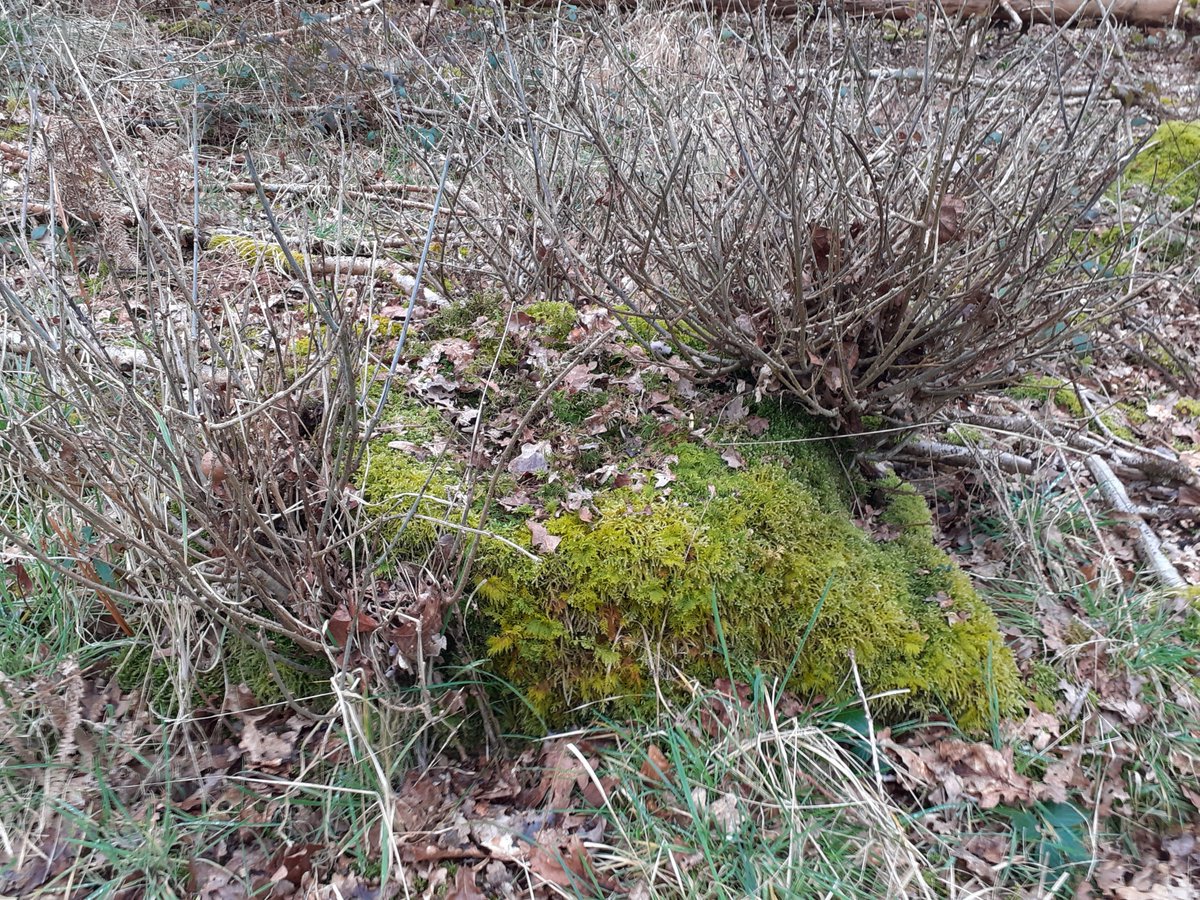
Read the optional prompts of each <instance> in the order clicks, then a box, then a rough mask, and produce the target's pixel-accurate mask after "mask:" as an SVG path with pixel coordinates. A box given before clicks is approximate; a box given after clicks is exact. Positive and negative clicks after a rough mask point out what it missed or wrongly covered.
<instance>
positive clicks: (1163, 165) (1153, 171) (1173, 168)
mask: <svg viewBox="0 0 1200 900" xmlns="http://www.w3.org/2000/svg"><path fill="white" fill-rule="evenodd" d="M1125 177H1126V178H1127V179H1128V180H1130V181H1132V182H1133V183H1135V184H1144V185H1146V186H1148V187H1149V188H1151V189H1152V190H1154V191H1156V192H1158V193H1162V194H1166V195H1168V196H1170V197H1171V198H1173V202H1172V205H1173V206H1174V207H1175V208H1177V209H1186V208H1187V207H1190V206H1193V205H1194V204H1195V203H1196V200H1197V197H1198V196H1200V121H1196V122H1182V121H1171V122H1164V123H1163V124H1162V125H1160V126H1159V127H1158V130H1157V131H1155V132H1154V136H1153V137H1152V138H1151V139H1150V142H1149V143H1148V144H1147V145H1146V147H1145V148H1144V149H1143V150H1142V152H1141V153H1139V154H1138V155H1137V158H1136V159H1135V160H1134V161H1133V162H1132V163H1130V165H1129V168H1128V169H1126V171H1125Z"/></svg>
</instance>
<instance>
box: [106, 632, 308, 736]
mask: <svg viewBox="0 0 1200 900" xmlns="http://www.w3.org/2000/svg"><path fill="white" fill-rule="evenodd" d="M268 648H269V652H270V653H271V658H270V660H268V658H267V655H266V652H265V651H264V650H263V649H262V648H261V647H259V646H257V645H256V644H255V643H253V642H251V641H248V640H246V639H245V638H243V637H241V636H240V635H237V634H235V633H233V632H227V633H226V635H225V637H224V638H223V639H222V641H221V650H220V660H219V662H218V664H217V665H215V666H213V667H212V668H210V669H208V670H206V671H198V672H196V673H195V674H194V676H193V681H192V685H193V687H192V692H191V696H190V698H189V702H190V703H191V706H192V708H193V709H205V708H219V707H220V704H221V701H222V699H223V698H224V696H225V686H226V684H228V685H230V686H231V687H232V686H237V685H239V684H245V685H247V686H248V687H249V688H250V690H251V691H252V692H253V693H254V696H255V698H256V699H257V700H258V702H259V703H262V704H273V703H280V702H282V701H283V700H284V699H285V698H286V696H287V695H290V696H291V697H292V698H293V699H295V700H298V701H300V702H303V701H304V700H305V699H306V698H315V697H318V696H323V695H326V694H328V692H329V675H330V671H329V663H328V661H327V660H326V659H325V658H324V657H323V656H316V655H314V654H312V653H307V652H305V651H303V650H301V649H300V648H299V647H298V646H297V645H296V644H295V643H294V642H292V641H290V640H288V639H287V638H285V637H280V636H273V637H271V638H269V639H268ZM281 682H282V685H281ZM117 683H118V684H119V685H120V686H121V688H122V689H123V690H126V691H131V690H135V689H136V690H142V689H144V690H145V691H146V695H145V696H146V699H147V700H148V701H149V702H151V703H153V704H155V705H156V706H159V707H161V708H164V709H165V710H166V711H167V712H168V713H169V714H172V715H174V714H178V713H179V712H180V710H179V708H178V707H179V699H178V697H177V696H176V694H175V691H174V689H173V687H172V663H171V661H170V660H168V659H165V658H162V657H156V656H155V655H154V652H153V650H152V649H151V648H150V647H148V646H146V645H137V646H134V647H130V648H129V649H128V650H126V651H125V652H124V653H123V654H122V656H121V658H120V661H119V662H118V664H117ZM285 689H286V694H285Z"/></svg>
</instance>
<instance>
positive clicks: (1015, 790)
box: [880, 739, 1072, 809]
mask: <svg viewBox="0 0 1200 900" xmlns="http://www.w3.org/2000/svg"><path fill="white" fill-rule="evenodd" d="M880 744H881V746H883V747H884V748H885V749H887V750H888V751H889V752H891V753H892V754H893V755H894V756H895V757H896V759H897V760H898V761H899V762H900V763H901V765H899V766H897V768H896V771H897V773H898V774H899V775H900V777H901V780H902V781H905V782H907V783H908V784H909V786H910V787H923V788H927V789H930V790H931V791H932V792H934V793H938V792H940V793H942V794H944V796H945V799H946V800H947V801H954V800H956V799H958V798H959V797H968V798H971V799H974V800H975V801H977V802H978V803H979V806H980V808H982V809H993V808H994V807H996V806H999V805H1000V804H1001V803H1005V804H1009V805H1014V806H1021V805H1029V804H1030V803H1033V802H1034V801H1036V800H1044V799H1056V798H1059V797H1062V798H1063V799H1065V794H1066V784H1068V783H1070V781H1071V775H1072V773H1071V771H1070V770H1069V769H1063V770H1058V771H1056V772H1055V778H1054V781H1053V783H1049V784H1043V783H1039V782H1035V781H1033V780H1032V779H1031V778H1029V777H1028V776H1025V775H1021V774H1019V773H1018V772H1017V771H1016V769H1015V768H1014V766H1013V752H1012V748H1011V747H1005V748H1004V749H1002V750H997V749H996V748H995V747H992V746H990V745H988V744H982V743H970V742H967V741H955V740H945V741H938V742H936V743H934V744H931V745H927V746H916V747H905V746H901V745H899V744H896V743H895V742H894V741H892V740H890V739H881V741H880Z"/></svg>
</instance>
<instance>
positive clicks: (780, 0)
mask: <svg viewBox="0 0 1200 900" xmlns="http://www.w3.org/2000/svg"><path fill="white" fill-rule="evenodd" d="M509 2H513V0H509ZM514 5H517V6H540V7H548V6H555V7H557V6H558V3H557V0H516V2H515V3H514ZM574 5H575V6H583V7H589V8H592V9H604V10H608V9H612V8H614V7H616V8H617V9H635V8H637V7H638V6H639V3H638V0H617V2H615V3H614V2H613V0H575V2H574ZM685 5H686V6H687V7H690V8H692V9H695V10H699V11H702V12H711V13H716V14H725V13H739V12H746V13H757V12H760V11H764V10H765V11H766V12H767V13H768V14H769V15H771V16H775V17H777V18H790V17H793V16H815V15H816V14H817V13H819V12H820V11H821V10H822V9H823V8H829V9H836V10H842V11H844V12H846V13H847V14H849V15H851V16H861V17H864V18H874V19H893V20H896V21H906V20H908V19H915V18H917V17H918V16H925V17H926V18H934V17H939V18H940V17H948V18H952V19H953V18H959V17H961V18H967V19H971V18H980V17H986V18H989V19H992V20H993V21H996V22H1011V23H1019V25H1020V27H1021V28H1022V29H1028V28H1029V27H1030V26H1032V25H1058V26H1070V27H1088V26H1094V25H1097V24H1099V23H1100V22H1103V21H1106V20H1107V21H1111V22H1113V23H1115V24H1118V25H1128V26H1131V27H1133V28H1176V29H1178V30H1180V31H1182V32H1184V33H1186V34H1197V33H1200V7H1198V6H1197V5H1196V4H1194V3H1193V2H1192V0H1113V2H1111V3H1105V2H1103V0H941V2H940V3H937V2H932V0H838V2H830V3H824V2H821V3H802V2H798V0H689V2H688V3H686V4H685Z"/></svg>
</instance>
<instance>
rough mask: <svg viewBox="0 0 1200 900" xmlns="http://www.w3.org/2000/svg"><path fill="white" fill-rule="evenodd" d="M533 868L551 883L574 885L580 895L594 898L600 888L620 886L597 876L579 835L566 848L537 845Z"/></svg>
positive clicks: (532, 857)
mask: <svg viewBox="0 0 1200 900" xmlns="http://www.w3.org/2000/svg"><path fill="white" fill-rule="evenodd" d="M529 867H530V869H531V870H532V871H533V873H534V874H535V875H537V876H539V877H540V878H542V879H543V880H545V881H547V882H549V883H550V884H554V885H557V886H558V887H561V888H570V889H571V890H572V891H573V892H574V896H576V897H594V896H596V890H595V889H596V888H597V887H600V888H603V889H604V890H612V889H613V888H614V887H616V885H615V884H614V883H613V882H611V881H609V880H608V879H605V878H602V877H598V876H597V873H596V869H595V867H594V866H593V865H592V860H591V857H590V856H588V852H587V848H585V847H584V846H583V841H581V840H580V839H579V838H578V837H575V836H572V837H571V838H570V839H569V840H568V841H567V845H566V847H565V849H562V850H561V851H558V852H555V851H553V850H548V849H546V848H545V847H534V848H533V850H532V851H531V852H530V854H529Z"/></svg>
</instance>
